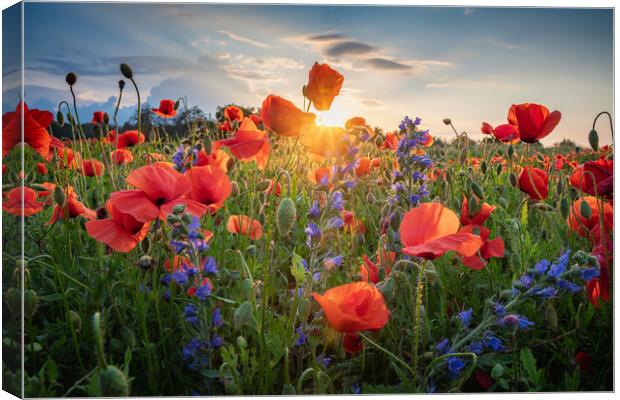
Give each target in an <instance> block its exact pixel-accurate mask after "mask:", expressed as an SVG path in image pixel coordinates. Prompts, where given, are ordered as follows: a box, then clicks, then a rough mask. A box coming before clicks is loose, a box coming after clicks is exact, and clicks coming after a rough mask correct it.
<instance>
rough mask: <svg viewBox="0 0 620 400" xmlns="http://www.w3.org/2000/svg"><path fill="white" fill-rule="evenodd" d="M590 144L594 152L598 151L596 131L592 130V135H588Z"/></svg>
mask: <svg viewBox="0 0 620 400" xmlns="http://www.w3.org/2000/svg"><path fill="white" fill-rule="evenodd" d="M588 143H590V147H592V150H594V151H598V132H596V131H595V130H594V129H592V130H591V131H590V133H588Z"/></svg>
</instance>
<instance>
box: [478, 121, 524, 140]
mask: <svg viewBox="0 0 620 400" xmlns="http://www.w3.org/2000/svg"><path fill="white" fill-rule="evenodd" d="M480 131H481V132H482V133H484V134H486V135H493V136H495V138H496V139H497V140H499V141H500V142H504V143H519V142H520V141H521V139H520V138H519V130H518V129H517V127H516V126H514V125H511V124H503V125H498V126H497V127H495V128H493V126H491V125H490V124H489V123H488V122H483V123H482V127H481V128H480Z"/></svg>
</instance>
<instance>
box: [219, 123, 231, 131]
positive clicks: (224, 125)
mask: <svg viewBox="0 0 620 400" xmlns="http://www.w3.org/2000/svg"><path fill="white" fill-rule="evenodd" d="M217 129H219V130H221V131H224V132H230V131H232V125H230V122H228V121H224V122H223V123H221V124H219V125H218V126H217Z"/></svg>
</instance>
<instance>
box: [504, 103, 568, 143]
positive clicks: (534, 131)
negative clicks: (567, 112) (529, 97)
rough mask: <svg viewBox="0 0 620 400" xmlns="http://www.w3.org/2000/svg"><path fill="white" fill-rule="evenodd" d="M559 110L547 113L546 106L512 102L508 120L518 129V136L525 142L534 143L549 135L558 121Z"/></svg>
mask: <svg viewBox="0 0 620 400" xmlns="http://www.w3.org/2000/svg"><path fill="white" fill-rule="evenodd" d="M561 118H562V114H561V113H560V112H559V111H557V110H556V111H553V112H551V113H549V109H547V107H545V106H543V105H540V104H534V103H523V104H513V105H512V107H510V110H509V111H508V122H509V123H510V124H511V125H514V126H516V127H517V129H518V130H519V138H520V139H521V140H522V141H524V142H525V143H534V142H537V141H539V140H540V139H542V138H544V137H546V136H547V135H549V134H550V133H551V132H552V131H553V130H554V129H555V127H556V126H557V125H558V123H559V122H560V119H561Z"/></svg>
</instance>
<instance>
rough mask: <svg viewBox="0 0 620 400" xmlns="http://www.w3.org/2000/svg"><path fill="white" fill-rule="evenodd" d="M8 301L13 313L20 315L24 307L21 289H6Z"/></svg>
mask: <svg viewBox="0 0 620 400" xmlns="http://www.w3.org/2000/svg"><path fill="white" fill-rule="evenodd" d="M6 302H7V306H8V307H9V311H10V312H11V314H13V315H14V316H18V315H19V314H20V312H21V309H22V294H21V291H20V290H19V289H17V288H9V290H7V291H6Z"/></svg>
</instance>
